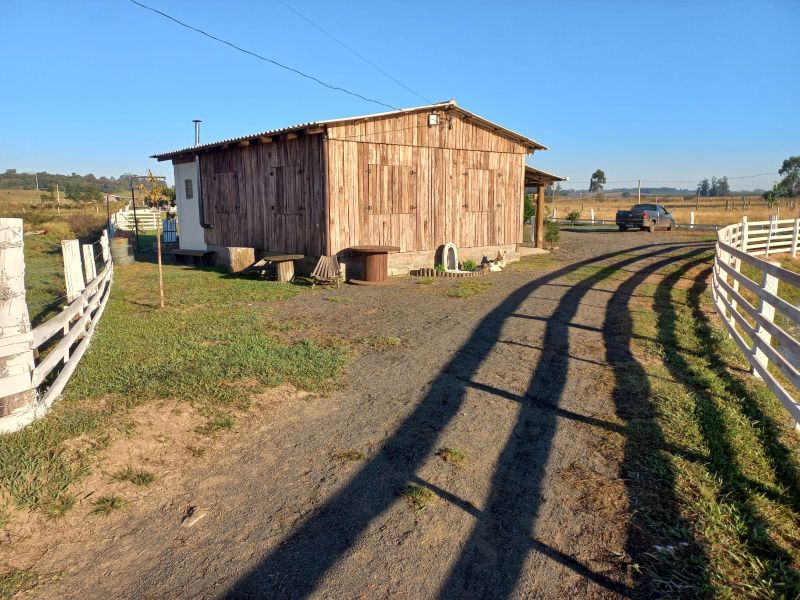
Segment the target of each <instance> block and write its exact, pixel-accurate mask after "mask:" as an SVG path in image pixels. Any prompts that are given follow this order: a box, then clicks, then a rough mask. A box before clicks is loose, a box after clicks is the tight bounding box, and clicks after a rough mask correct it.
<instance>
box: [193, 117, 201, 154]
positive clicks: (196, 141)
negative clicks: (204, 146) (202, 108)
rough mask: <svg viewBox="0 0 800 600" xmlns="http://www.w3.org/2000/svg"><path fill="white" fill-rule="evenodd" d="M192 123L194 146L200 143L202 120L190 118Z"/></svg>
mask: <svg viewBox="0 0 800 600" xmlns="http://www.w3.org/2000/svg"><path fill="white" fill-rule="evenodd" d="M192 122H193V123H194V146H195V148H196V147H197V146H199V145H200V123H202V121H201V120H200V119H192Z"/></svg>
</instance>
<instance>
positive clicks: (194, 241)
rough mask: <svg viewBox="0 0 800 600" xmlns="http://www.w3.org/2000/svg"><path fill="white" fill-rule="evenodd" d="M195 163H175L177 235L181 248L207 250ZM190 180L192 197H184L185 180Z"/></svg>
mask: <svg viewBox="0 0 800 600" xmlns="http://www.w3.org/2000/svg"><path fill="white" fill-rule="evenodd" d="M197 166H198V165H197V163H196V162H190V163H183V164H178V165H175V202H176V204H177V205H178V235H179V236H180V237H179V240H178V241H179V242H180V247H181V249H182V250H207V249H208V248H207V246H206V241H205V237H204V235H203V232H204V230H203V228H202V227H201V226H200V190H199V187H198V183H199V182H198V170H197ZM186 179H191V180H192V191H193V195H192V198H186V184H185V180H186Z"/></svg>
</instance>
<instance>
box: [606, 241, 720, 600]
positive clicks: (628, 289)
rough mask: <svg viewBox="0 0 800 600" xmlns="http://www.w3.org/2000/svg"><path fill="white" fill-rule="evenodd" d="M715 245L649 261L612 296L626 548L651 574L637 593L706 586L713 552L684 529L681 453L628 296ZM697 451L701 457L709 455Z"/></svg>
mask: <svg viewBox="0 0 800 600" xmlns="http://www.w3.org/2000/svg"><path fill="white" fill-rule="evenodd" d="M709 247H710V246H709V245H705V246H704V247H701V248H698V249H697V250H694V251H692V252H688V253H684V254H683V255H681V256H678V257H671V258H667V259H664V260H661V261H658V262H654V263H651V264H650V265H648V266H646V267H645V268H643V269H641V270H640V271H639V272H637V273H634V274H633V275H632V276H631V277H629V278H628V279H626V280H625V281H624V282H623V283H622V284H621V285H620V286H619V287H618V288H617V290H616V291H615V292H614V295H613V296H612V297H611V298H610V300H609V305H608V311H607V313H606V320H605V322H604V324H603V335H604V341H605V347H606V359H607V361H608V362H609V363H610V364H611V365H612V367H613V370H614V379H615V388H614V392H613V393H614V401H615V403H616V408H617V416H618V417H620V418H621V419H623V420H624V421H625V432H626V442H625V450H624V458H623V467H622V478H623V480H624V481H625V485H626V488H627V492H628V501H629V503H630V507H631V509H630V510H631V514H632V519H631V522H630V525H629V528H628V540H627V543H626V547H625V550H626V552H627V554H628V555H629V556H630V557H631V559H632V561H633V562H634V563H635V564H639V565H643V566H644V567H645V568H644V572H645V576H644V577H639V579H638V581H637V588H638V589H637V596H642V597H658V596H659V594H663V595H664V596H671V595H674V594H677V595H679V596H680V595H681V594H689V595H690V596H691V595H692V593H693V591H692V590H690V589H686V588H682V587H681V579H689V580H691V581H693V582H695V583H698V584H699V586H700V587H703V586H706V585H707V584H708V580H709V573H708V558H707V557H706V555H705V553H704V552H703V550H702V548H700V546H699V545H697V544H696V543H694V540H692V539H691V538H688V537H687V536H685V535H684V536H682V533H681V532H686V531H688V530H689V523H687V522H686V520H685V518H684V517H682V516H681V514H680V511H679V508H678V506H679V505H678V498H677V495H676V474H675V472H674V469H673V468H672V466H671V464H670V462H669V460H667V459H666V458H665V457H664V455H663V452H665V451H666V452H672V453H676V452H680V450H679V449H676V448H674V447H672V446H671V445H670V444H668V443H667V441H666V440H665V436H664V432H663V431H662V429H661V427H660V425H659V423H658V420H657V409H656V406H655V404H654V401H653V398H652V386H651V383H650V380H651V377H652V376H651V375H649V374H648V373H647V372H646V370H645V368H644V366H643V365H642V364H641V363H640V362H639V361H638V360H637V359H636V358H635V356H634V354H633V351H632V344H633V342H634V341H635V340H636V339H638V338H637V336H636V335H635V334H634V323H633V310H632V308H631V306H630V303H631V301H632V299H634V298H635V297H636V296H635V294H634V292H635V291H636V289H637V288H638V287H639V286H640V285H641V284H643V283H645V281H646V280H647V278H648V277H650V276H651V275H654V274H657V273H658V271H660V270H661V269H663V268H665V267H668V266H670V265H673V264H675V263H676V262H677V261H686V260H689V259H691V258H693V257H695V256H697V255H698V254H700V253H702V252H706V251H707V249H708V248H709ZM698 260H700V261H707V260H708V259H698ZM680 273H681V272H680V271H678V272H677V275H674V276H672V278H671V283H672V284H674V283H675V282H677V279H678V278H679V277H680ZM661 285H664V283H663V282H662V283H661ZM692 458H695V459H698V460H702V458H703V457H692ZM652 472H657V473H658V477H648V476H647V475H646V473H652ZM676 538H680V539H676ZM656 545H658V546H661V547H663V548H673V549H674V550H673V551H674V552H675V553H678V554H680V558H681V559H684V560H683V570H682V572H681V573H674V572H672V567H673V566H674V565H672V564H671V563H670V562H669V561H660V560H659V557H658V555H657V553H656V552H655V551H654V548H655V547H656Z"/></svg>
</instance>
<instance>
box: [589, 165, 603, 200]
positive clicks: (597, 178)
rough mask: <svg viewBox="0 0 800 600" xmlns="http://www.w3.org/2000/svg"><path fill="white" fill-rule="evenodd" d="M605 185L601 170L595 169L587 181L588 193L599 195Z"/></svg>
mask: <svg viewBox="0 0 800 600" xmlns="http://www.w3.org/2000/svg"><path fill="white" fill-rule="evenodd" d="M605 183H606V174H605V173H603V171H602V169H597V171H595V172H594V173H592V176H591V178H590V180H589V192H591V193H595V194H599V193H600V192H602V191H603V186H604V185H605Z"/></svg>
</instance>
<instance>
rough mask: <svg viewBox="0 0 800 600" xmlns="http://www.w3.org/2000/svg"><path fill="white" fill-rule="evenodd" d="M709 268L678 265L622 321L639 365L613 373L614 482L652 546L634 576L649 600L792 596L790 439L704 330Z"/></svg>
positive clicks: (798, 545)
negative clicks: (640, 578) (620, 400)
mask: <svg viewBox="0 0 800 600" xmlns="http://www.w3.org/2000/svg"><path fill="white" fill-rule="evenodd" d="M709 264H710V261H709V257H707V256H705V257H700V258H697V259H693V260H691V261H686V262H683V263H679V264H677V265H676V267H675V268H672V269H670V270H669V271H668V272H667V276H666V277H665V278H664V280H663V281H662V282H660V283H659V284H657V285H656V286H654V289H653V290H652V293H650V291H649V289H648V290H647V292H648V293H647V298H646V299H644V300H642V301H641V303H642V304H643V308H645V309H646V310H640V311H636V312H635V313H634V316H633V319H632V330H633V332H632V337H633V348H634V354H635V355H636V356H637V357H639V365H641V366H640V367H639V366H636V365H634V366H629V367H623V366H619V367H617V368H619V369H623V368H624V369H626V371H625V374H626V377H625V380H624V381H625V383H624V385H622V389H621V390H620V392H621V394H622V395H624V396H628V397H631V398H637V400H636V402H635V403H634V404H633V406H631V407H630V408H628V409H626V410H628V411H629V412H630V414H629V415H628V419H627V420H628V423H629V430H630V433H629V442H628V445H627V447H626V456H627V458H626V468H625V471H626V472H625V475H624V476H625V478H626V480H628V481H629V482H631V483H630V487H631V490H632V493H631V498H632V504H633V506H634V507H635V508H636V510H637V513H636V516H635V527H634V531H636V530H641V531H644V532H647V533H648V535H647V538H648V539H649V542H648V543H649V544H650V545H649V546H648V549H649V552H648V554H647V556H648V558H647V560H646V562H645V564H642V565H640V568H641V569H642V570H643V572H644V573H645V575H646V576H647V578H648V588H649V589H651V590H652V594H653V596H654V597H719V598H733V597H751V598H797V597H798V595H800V570H799V569H800V437H798V435H797V434H796V433H795V432H794V431H793V422H792V419H791V418H790V417H789V416H788V414H787V412H786V411H785V410H784V409H783V407H782V406H781V405H780V403H779V402H778V401H777V400H776V399H775V397H774V396H773V395H772V394H771V392H770V391H769V390H768V389H767V387H766V385H764V383H763V382H761V381H759V380H758V379H755V378H753V377H752V376H750V375H749V374H748V363H747V362H746V360H745V358H744V357H743V356H742V354H741V353H740V352H739V350H738V348H737V347H736V345H735V344H734V343H733V341H732V340H730V339H728V337H727V335H726V334H725V333H724V331H723V330H722V329H721V328H719V327H718V326H716V325H713V320H714V319H715V318H716V317H713V316H712V314H713V313H714V308H713V305H712V301H711V298H710V294H709V292H708V291H707V290H706V285H705V276H706V275H707V274H708V269H709ZM687 282H691V285H688V286H687V285H685V284H686V283H687ZM645 287H646V286H644V285H643V286H640V287H639V289H638V292H639V293H642V292H644V291H645ZM620 325H625V324H624V323H621V324H620ZM620 335H623V334H622V333H620ZM625 335H627V334H625ZM653 539H655V540H659V542H660V543H658V544H656V545H655V546H653V545H652V540H653Z"/></svg>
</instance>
